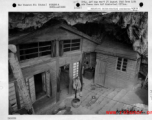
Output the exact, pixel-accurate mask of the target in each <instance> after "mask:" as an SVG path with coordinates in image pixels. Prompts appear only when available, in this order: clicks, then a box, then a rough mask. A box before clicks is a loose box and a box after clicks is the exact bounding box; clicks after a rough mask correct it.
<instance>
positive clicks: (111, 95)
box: [106, 89, 119, 99]
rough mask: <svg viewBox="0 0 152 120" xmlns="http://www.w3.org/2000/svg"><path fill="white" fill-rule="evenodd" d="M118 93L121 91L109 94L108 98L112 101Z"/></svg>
mask: <svg viewBox="0 0 152 120" xmlns="http://www.w3.org/2000/svg"><path fill="white" fill-rule="evenodd" d="M118 92H119V91H118V90H116V89H115V90H114V91H112V92H111V93H109V94H108V95H107V96H106V97H108V98H110V99H112V98H114V97H115V96H116V95H117V94H118Z"/></svg>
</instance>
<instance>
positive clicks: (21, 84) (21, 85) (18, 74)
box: [9, 45, 34, 114]
mask: <svg viewBox="0 0 152 120" xmlns="http://www.w3.org/2000/svg"><path fill="white" fill-rule="evenodd" d="M9 50H10V52H9V62H10V66H11V69H12V72H13V74H14V77H15V79H16V80H17V88H18V91H19V92H20V93H21V96H22V98H23V101H24V103H25V109H26V110H27V111H28V112H29V113H30V114H31V113H33V112H34V110H33V107H32V101H31V98H30V96H29V93H28V90H27V88H26V84H25V80H24V77H23V74H22V70H21V68H20V65H19V61H18V58H17V56H16V55H15V53H16V51H17V50H16V46H15V45H9Z"/></svg>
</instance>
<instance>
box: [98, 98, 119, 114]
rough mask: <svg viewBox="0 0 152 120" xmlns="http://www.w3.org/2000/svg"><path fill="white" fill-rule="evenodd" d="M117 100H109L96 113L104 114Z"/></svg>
mask: <svg viewBox="0 0 152 120" xmlns="http://www.w3.org/2000/svg"><path fill="white" fill-rule="evenodd" d="M116 103H117V102H116V101H114V100H110V102H109V103H108V104H106V105H105V106H104V107H103V108H102V109H101V110H100V111H99V112H98V114H106V111H110V109H111V108H112V107H113V106H114V105H115V104H116Z"/></svg>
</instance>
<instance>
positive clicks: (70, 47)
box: [62, 38, 81, 53]
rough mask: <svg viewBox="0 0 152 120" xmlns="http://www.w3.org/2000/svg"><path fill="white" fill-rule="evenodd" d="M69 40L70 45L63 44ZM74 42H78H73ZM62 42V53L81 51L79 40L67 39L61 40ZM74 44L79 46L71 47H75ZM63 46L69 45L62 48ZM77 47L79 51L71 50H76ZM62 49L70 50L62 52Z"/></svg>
mask: <svg viewBox="0 0 152 120" xmlns="http://www.w3.org/2000/svg"><path fill="white" fill-rule="evenodd" d="M69 40H70V43H64V41H69ZM74 40H79V42H73V43H72V41H74ZM62 41H63V48H62V49H63V53H68V52H74V51H79V50H81V39H79V38H78V39H67V40H62ZM75 44H79V46H72V45H75ZM65 45H70V46H69V47H64V46H65ZM77 47H79V49H75V50H72V49H73V48H77ZM64 49H70V50H69V51H64Z"/></svg>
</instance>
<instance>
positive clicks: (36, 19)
mask: <svg viewBox="0 0 152 120" xmlns="http://www.w3.org/2000/svg"><path fill="white" fill-rule="evenodd" d="M53 18H55V19H63V20H65V21H67V23H68V24H70V25H74V26H75V27H76V28H77V29H79V30H80V31H82V32H84V33H86V34H88V35H90V36H92V37H93V38H95V39H96V40H101V38H102V37H104V35H105V34H109V35H113V36H114V37H116V38H117V39H118V40H122V41H123V42H125V43H127V44H128V43H129V44H132V46H133V48H134V50H135V51H137V52H138V53H140V54H141V55H143V56H147V51H148V50H147V49H148V35H147V33H148V31H147V30H148V22H147V21H148V13H147V12H123V13H122V12H119V13H118V12H116V13H115V12H112V13H101V12H97V13H94V12H81V13H77V12H75V13H72V12H58V13H43V12H42V13H9V29H10V33H13V32H14V31H15V32H16V31H17V32H18V31H23V30H24V31H28V32H29V31H33V30H35V29H37V28H40V27H42V26H43V25H44V24H45V23H46V22H47V21H49V20H51V19H53ZM86 28H87V29H86Z"/></svg>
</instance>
